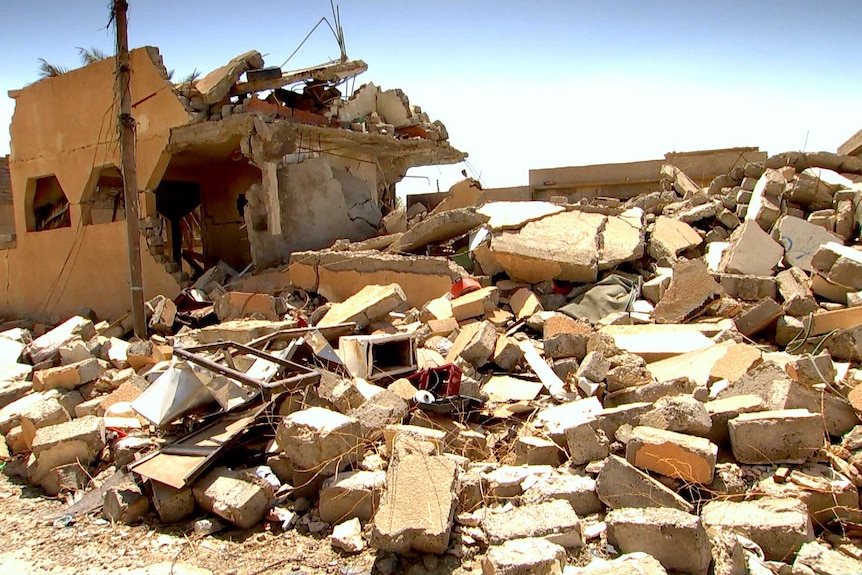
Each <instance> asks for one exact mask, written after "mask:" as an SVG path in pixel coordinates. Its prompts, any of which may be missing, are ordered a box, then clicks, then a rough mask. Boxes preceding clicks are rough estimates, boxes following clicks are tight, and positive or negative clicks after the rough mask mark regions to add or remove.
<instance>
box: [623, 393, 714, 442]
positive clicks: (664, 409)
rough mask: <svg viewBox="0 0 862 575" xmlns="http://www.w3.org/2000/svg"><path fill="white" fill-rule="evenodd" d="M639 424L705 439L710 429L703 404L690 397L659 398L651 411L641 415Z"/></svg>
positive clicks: (710, 422)
mask: <svg viewBox="0 0 862 575" xmlns="http://www.w3.org/2000/svg"><path fill="white" fill-rule="evenodd" d="M640 424H641V425H645V426H647V427H653V428H656V429H664V430H667V431H676V432H677V433H685V434H688V435H696V436H698V437H706V436H707V435H708V434H709V431H710V429H711V428H712V419H711V418H710V416H709V414H708V413H707V411H706V407H705V406H704V404H703V403H701V402H700V401H698V400H697V399H695V398H694V397H692V396H691V395H676V396H670V397H662V398H659V399H658V400H657V401H656V402H655V403H654V404H653V408H652V409H651V410H649V411H648V412H646V413H644V414H643V415H641V417H640Z"/></svg>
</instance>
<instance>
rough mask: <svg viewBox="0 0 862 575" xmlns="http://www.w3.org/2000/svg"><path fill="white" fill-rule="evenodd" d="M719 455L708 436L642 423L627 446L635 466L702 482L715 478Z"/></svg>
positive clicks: (627, 455) (629, 460)
mask: <svg viewBox="0 0 862 575" xmlns="http://www.w3.org/2000/svg"><path fill="white" fill-rule="evenodd" d="M717 456H718V446H716V445H715V444H714V443H712V442H711V441H709V440H708V439H704V438H702V437H693V436H690V435H684V434H682V433H675V432H673V431H664V430H661V429H652V428H650V427H643V426H638V427H636V428H634V429H633V430H632V433H631V436H630V438H629V442H628V445H627V446H626V459H627V460H628V462H629V463H631V464H632V465H634V466H635V467H640V468H641V469H648V470H650V471H655V472H656V473H660V474H662V475H666V476H668V477H676V478H678V479H682V480H683V481H691V482H693V483H701V484H705V483H709V482H710V481H712V476H713V473H714V472H715V463H716V458H717Z"/></svg>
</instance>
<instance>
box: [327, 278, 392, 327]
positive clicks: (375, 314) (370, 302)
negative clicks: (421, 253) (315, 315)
mask: <svg viewBox="0 0 862 575" xmlns="http://www.w3.org/2000/svg"><path fill="white" fill-rule="evenodd" d="M406 307H407V296H406V295H405V294H404V290H403V289H401V286H400V285H398V284H395V283H392V284H388V285H368V286H365V287H364V288H362V289H361V290H359V292H357V293H356V294H355V295H353V296H351V297H349V298H347V299H346V300H345V301H343V302H341V303H336V304H333V306H332V307H331V308H330V310H329V311H328V312H326V315H324V316H323V318H322V319H321V320H320V321H319V322H318V323H317V325H318V327H324V326H328V325H336V324H339V323H346V322H354V323H356V325H357V327H358V328H359V329H363V328H365V327H367V326H368V325H369V324H371V323H373V322H375V321H377V320H379V319H382V318H384V317H386V316H387V315H388V314H389V312H393V311H401V310H403V309H406Z"/></svg>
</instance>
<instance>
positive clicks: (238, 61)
mask: <svg viewBox="0 0 862 575" xmlns="http://www.w3.org/2000/svg"><path fill="white" fill-rule="evenodd" d="M257 68H263V57H262V56H261V55H260V52H258V51H257V50H250V51H248V52H245V53H244V54H240V55H239V56H237V57H235V58H233V59H231V61H230V62H228V63H227V64H225V65H224V66H221V67H220V68H216V69H215V70H213V71H212V72H210V73H209V74H207V75H206V76H204V77H203V78H201V79H200V80H198V81H196V82H195V83H194V87H195V89H196V90H197V91H198V92H199V93H200V95H201V97H202V98H203V101H204V102H205V103H206V104H207V105H213V104H217V103H219V102H221V101H222V100H223V99H224V98H226V97H227V96H228V95H229V94H230V90H231V87H233V85H234V84H236V83H237V81H238V80H239V77H240V76H241V75H242V74H243V73H244V72H246V71H248V70H252V69H257Z"/></svg>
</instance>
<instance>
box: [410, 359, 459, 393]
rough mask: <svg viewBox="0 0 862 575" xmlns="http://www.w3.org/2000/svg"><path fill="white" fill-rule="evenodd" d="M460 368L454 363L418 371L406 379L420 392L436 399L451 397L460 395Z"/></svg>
mask: <svg viewBox="0 0 862 575" xmlns="http://www.w3.org/2000/svg"><path fill="white" fill-rule="evenodd" d="M461 374H462V372H461V368H460V367H458V366H457V365H455V364H454V363H447V364H444V365H440V366H437V367H426V368H423V369H420V370H419V371H417V372H416V373H414V374H413V375H411V376H410V377H408V378H407V379H408V380H409V381H410V382H411V383H413V384H414V385H416V387H418V388H419V389H420V390H425V391H430V392H431V393H433V394H434V395H435V396H436V397H438V398H441V397H453V396H457V395H459V394H460V393H461Z"/></svg>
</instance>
